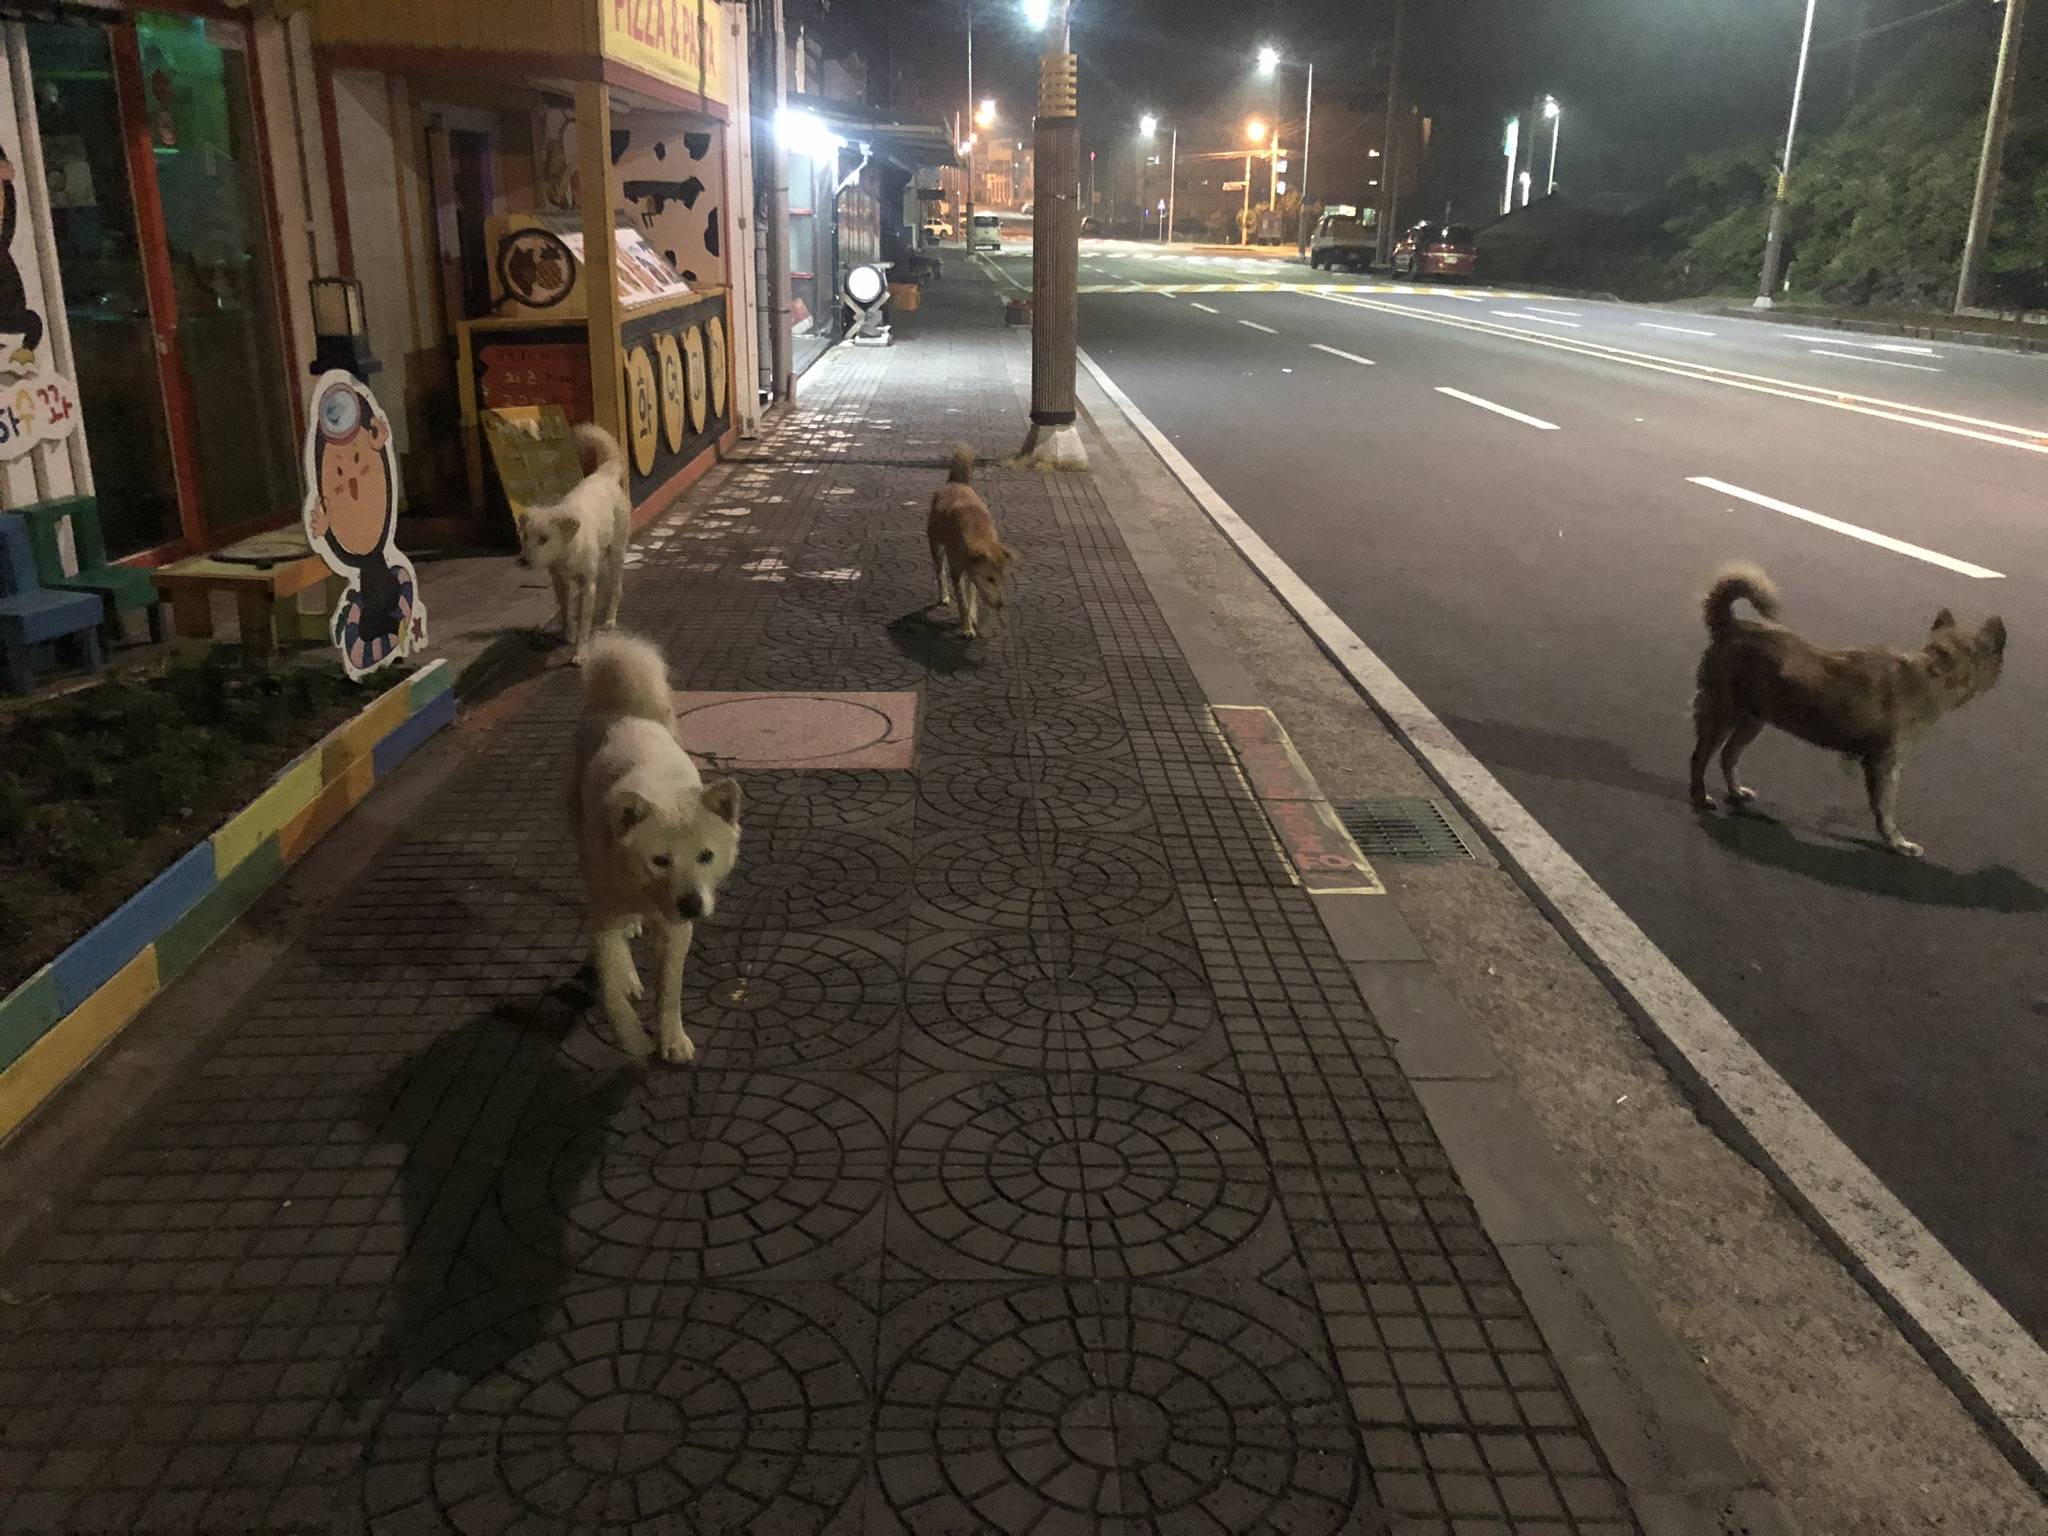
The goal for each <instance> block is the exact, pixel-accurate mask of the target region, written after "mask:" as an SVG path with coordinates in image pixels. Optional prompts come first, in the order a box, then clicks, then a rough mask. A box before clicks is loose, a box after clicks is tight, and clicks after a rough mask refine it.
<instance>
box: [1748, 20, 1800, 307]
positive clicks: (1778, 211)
mask: <svg viewBox="0 0 2048 1536" xmlns="http://www.w3.org/2000/svg"><path fill="white" fill-rule="evenodd" d="M1814 4H1815V0H1806V25H1805V26H1804V28H1802V29H1801V31H1800V34H1799V72H1798V73H1797V74H1795V75H1794V76H1793V77H1792V120H1791V122H1789V123H1787V124H1786V125H1785V158H1784V161H1783V162H1782V163H1781V164H1780V165H1779V167H1778V188H1777V192H1776V194H1775V195H1774V196H1773V197H1772V198H1771V228H1770V233H1769V234H1768V235H1766V236H1765V237H1764V269H1763V271H1762V272H1761V273H1760V274H1759V275H1758V277H1757V285H1756V305H1755V307H1756V308H1758V309H1769V308H1770V307H1771V306H1772V305H1773V304H1774V303H1776V302H1777V294H1778V266H1779V263H1780V262H1781V261H1782V260H1783V259H1784V255H1785V194H1786V192H1787V191H1788V190H1789V189H1790V187H1791V183H1792V140H1793V138H1794V137H1795V136H1796V135H1797V134H1798V132H1799V103H1800V101H1801V100H1802V99H1803V98H1804V97H1805V95H1806V60H1807V57H1808V55H1810V54H1811V53H1812V52H1813V8H1814Z"/></svg>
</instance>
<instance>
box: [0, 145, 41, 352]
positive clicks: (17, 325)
mask: <svg viewBox="0 0 2048 1536" xmlns="http://www.w3.org/2000/svg"><path fill="white" fill-rule="evenodd" d="M14 177H15V172H14V162H13V161H12V160H10V159H8V158H7V152H6V150H4V149H0V336H19V337H20V338H21V344H20V345H19V346H18V347H16V348H14V350H13V351H12V352H10V353H8V354H7V356H6V359H5V361H4V363H0V367H5V368H7V369H9V371H12V372H16V373H21V372H27V371H31V370H33V369H34V368H35V365H36V348H38V347H40V346H41V345H42V344H43V317H42V316H41V315H40V314H38V313H37V312H36V311H35V310H33V309H31V308H29V302H28V285H27V284H26V283H24V282H23V281H22V280H21V268H20V267H19V266H17V265H16V264H15V261H14V228H15V223H16V220H17V218H18V217H19V210H20V201H19V199H18V198H17V197H16V195H15V187H14Z"/></svg>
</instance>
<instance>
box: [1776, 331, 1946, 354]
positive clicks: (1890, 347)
mask: <svg viewBox="0 0 2048 1536" xmlns="http://www.w3.org/2000/svg"><path fill="white" fill-rule="evenodd" d="M1786 339H1787V340H1790V341H1798V342H1811V343H1812V344H1813V345H1814V346H1817V347H1869V348H1870V349H1871V350H1872V351H1873V352H1910V353H1912V354H1913V355H1914V356H1915V357H1932V356H1934V348H1932V347H1921V346H1913V345H1909V344H1908V343H1906V342H1902V341H1858V340H1856V338H1855V337H1853V336H1791V337H1788V338H1786Z"/></svg>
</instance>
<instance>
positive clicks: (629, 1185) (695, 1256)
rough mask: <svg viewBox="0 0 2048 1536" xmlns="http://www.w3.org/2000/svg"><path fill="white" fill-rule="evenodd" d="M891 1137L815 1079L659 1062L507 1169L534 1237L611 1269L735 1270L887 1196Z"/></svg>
mask: <svg viewBox="0 0 2048 1536" xmlns="http://www.w3.org/2000/svg"><path fill="white" fill-rule="evenodd" d="M887 1158H888V1147H887V1139H886V1137H885V1136H884V1135H883V1132H882V1128H881V1126H880V1125H878V1124H877V1123H876V1121H875V1119H874V1117H873V1116H872V1115H870V1114H869V1113H868V1112H867V1111H866V1110H865V1109H863V1108H861V1106H860V1105H858V1104H857V1103H855V1102H854V1101H853V1100H851V1099H848V1098H844V1097H842V1096H841V1095H839V1094H838V1093H835V1092H834V1091H833V1090H832V1089H830V1088H828V1087H826V1086H824V1085H823V1084H822V1083H820V1082H818V1081H816V1080H813V1079H797V1078H788V1077H778V1076H774V1075H771V1074H768V1073H765V1072H756V1073H745V1074H739V1073H729V1072H728V1073H710V1072H697V1073H657V1074H654V1075H651V1076H649V1077H648V1078H647V1079H646V1080H645V1082H644V1083H643V1084H642V1085H641V1086H640V1087H639V1089H638V1091H637V1092H636V1094H635V1096H634V1098H633V1099H631V1100H630V1101H629V1102H628V1103H627V1104H626V1105H625V1106H624V1107H623V1108H621V1109H619V1110H618V1111H617V1112H616V1113H614V1114H612V1115H611V1116H609V1117H606V1116H603V1115H601V1114H598V1113H594V1112H593V1110H592V1108H591V1106H590V1105H589V1104H587V1103H583V1104H577V1105H572V1106H571V1107H570V1108H568V1109H566V1110H564V1111H563V1112H561V1113H560V1114H558V1115H556V1116H555V1117H554V1118H553V1119H551V1120H548V1121H546V1122H544V1123H543V1124H542V1125H541V1126H540V1127H539V1128H538V1129H537V1130H535V1131H533V1132H531V1133H529V1134H528V1135H527V1136H526V1137H524V1138H522V1140H521V1141H520V1143H519V1145H518V1146H517V1147H516V1148H515V1149H514V1151H513V1152H512V1154H511V1157H510V1159H509V1161H508V1163H507V1166H506V1168H505V1171H504V1173H503V1175H502V1177H501V1178H500V1180H499V1185H498V1190H499V1194H498V1202H499V1208H500V1209H501V1210H502V1211H503V1213H504V1216H505V1220H506V1222H507V1224H508V1225H509V1226H510V1227H511V1228H512V1230H513V1231H514V1232H515V1233H517V1234H518V1235H519V1237H520V1238H521V1240H522V1241H524V1242H525V1243H526V1244H527V1245H528V1246H529V1247H531V1248H533V1249H535V1250H536V1251H538V1252H541V1253H544V1254H547V1255H549V1256H550V1257H558V1258H561V1259H565V1260H566V1261H567V1262H568V1263H569V1264H571V1265H572V1266H574V1267H575V1268H577V1269H581V1270H584V1271H587V1272H589V1273H591V1274H597V1275H604V1276H608V1277H610V1278H613V1279H643V1280H657V1281H660V1280H668V1281H677V1280H696V1279H701V1278H703V1277H705V1276H716V1277H723V1278H730V1277H733V1276H737V1275H746V1274H753V1273H756V1272H758V1271H760V1270H763V1269H770V1268H773V1267H775V1266H776V1265H779V1264H785V1263H788V1262H789V1261H791V1260H792V1259H797V1258H801V1257H802V1256H804V1255H805V1254H808V1253H812V1252H815V1251H816V1250H817V1249H819V1248H821V1247H823V1246H825V1245H826V1244H828V1243H830V1242H831V1241H832V1240H833V1239H834V1238H836V1237H838V1236H839V1235H840V1234H841V1233H843V1232H845V1231H846V1230H847V1229H848V1228H849V1227H851V1226H853V1225H854V1223H856V1222H857V1221H859V1220H860V1219H861V1217H863V1216H864V1215H866V1214H867V1213H868V1212H869V1211H870V1210H872V1209H873V1208H874V1206H875V1202H876V1201H877V1200H879V1199H880V1198H881V1192H882V1177H883V1173H884V1170H885V1168H886V1166H887Z"/></svg>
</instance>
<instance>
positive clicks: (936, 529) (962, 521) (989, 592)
mask: <svg viewBox="0 0 2048 1536" xmlns="http://www.w3.org/2000/svg"><path fill="white" fill-rule="evenodd" d="M973 481H974V450H973V449H972V448H970V447H968V446H967V445H966V444H965V443H962V444H961V445H960V446H959V447H958V448H955V449H954V450H953V472H952V473H951V474H949V475H948V476H946V483H945V484H944V485H942V486H940V487H939V488H938V489H937V490H936V491H934V492H933V493H932V513H931V517H930V519H929V520H928V521H927V522H926V523H925V536H926V537H927V538H929V539H930V540H931V546H932V574H933V575H934V576H936V577H937V578H938V582H939V605H940V606H941V607H957V608H958V609H959V610H960V633H961V634H962V635H964V636H966V637H967V638H968V639H969V640H972V639H973V638H974V637H975V635H976V634H978V633H979V632H980V625H979V620H980V616H981V604H982V602H984V601H985V602H987V604H988V605H989V607H991V608H997V609H999V608H1001V607H1002V606H1003V577H1004V574H1005V573H1006V572H1007V571H1008V570H1009V569H1010V567H1011V565H1012V564H1014V563H1015V562H1016V559H1017V556H1016V555H1015V554H1014V553H1013V552H1012V551H1010V550H1007V549H1005V548H1004V547H1003V541H1002V540H1001V539H1000V538H998V537H997V536H996V520H995V519H994V518H993V517H991V516H989V511H988V504H987V503H986V502H984V501H983V500H982V499H981V497H980V496H978V495H977V494H975V490H974V484H973Z"/></svg>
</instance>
